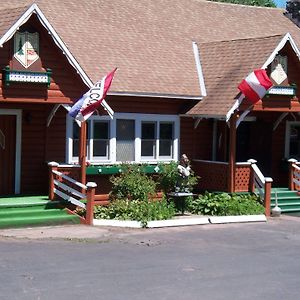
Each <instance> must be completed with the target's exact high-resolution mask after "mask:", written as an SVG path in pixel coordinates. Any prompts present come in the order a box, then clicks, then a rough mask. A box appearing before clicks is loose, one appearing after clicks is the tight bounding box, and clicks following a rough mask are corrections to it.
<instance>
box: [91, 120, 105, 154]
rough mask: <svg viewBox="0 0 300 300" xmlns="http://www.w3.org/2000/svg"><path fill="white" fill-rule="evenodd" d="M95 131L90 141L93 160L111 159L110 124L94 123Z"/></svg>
mask: <svg viewBox="0 0 300 300" xmlns="http://www.w3.org/2000/svg"><path fill="white" fill-rule="evenodd" d="M92 123H93V127H92V128H93V130H92V132H91V136H92V137H93V138H91V139H89V145H90V149H91V151H92V159H93V158H94V159H109V123H108V121H93V122H92Z"/></svg>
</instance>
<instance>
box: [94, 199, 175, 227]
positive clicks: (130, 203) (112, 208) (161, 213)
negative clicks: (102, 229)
mask: <svg viewBox="0 0 300 300" xmlns="http://www.w3.org/2000/svg"><path fill="white" fill-rule="evenodd" d="M174 215H175V209H174V206H173V204H172V203H168V202H167V201H166V200H161V201H150V202H148V201H139V200H128V199H127V200H115V201H112V202H111V203H110V204H109V205H108V206H96V207H95V208H94V216H95V218H96V219H116V220H132V221H139V222H141V223H142V225H143V226H144V227H145V226H146V225H147V222H148V221H153V220H166V219H170V218H172V217H173V216H174Z"/></svg>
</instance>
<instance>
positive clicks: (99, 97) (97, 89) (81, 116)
mask: <svg viewBox="0 0 300 300" xmlns="http://www.w3.org/2000/svg"><path fill="white" fill-rule="evenodd" d="M116 70H117V68H115V69H114V70H113V71H112V72H110V73H109V74H107V75H106V76H104V77H103V78H102V79H101V80H100V81H98V82H96V83H95V85H94V86H93V87H92V88H91V89H90V90H89V91H88V92H86V93H85V94H84V95H83V96H82V97H81V98H80V99H79V100H78V101H77V102H76V103H75V104H74V105H73V106H72V108H71V110H70V111H69V115H70V116H71V117H73V118H75V119H76V120H78V121H80V122H83V121H85V120H87V119H88V118H89V117H90V116H91V115H92V114H93V113H94V111H95V110H96V109H97V108H98V107H99V105H100V104H101V102H102V101H104V98H105V96H106V94H107V92H108V90H109V88H110V85H111V82H112V80H113V78H114V74H115V72H116Z"/></svg>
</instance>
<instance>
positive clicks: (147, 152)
mask: <svg viewBox="0 0 300 300" xmlns="http://www.w3.org/2000/svg"><path fill="white" fill-rule="evenodd" d="M141 152H142V153H141V155H142V156H151V157H153V158H154V157H155V141H153V140H150V141H149V140H142V150H141Z"/></svg>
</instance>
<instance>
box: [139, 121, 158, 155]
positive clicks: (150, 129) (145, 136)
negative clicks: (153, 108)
mask: <svg viewBox="0 0 300 300" xmlns="http://www.w3.org/2000/svg"><path fill="white" fill-rule="evenodd" d="M141 156H150V157H152V158H154V157H155V123H154V122H142V141H141Z"/></svg>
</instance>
